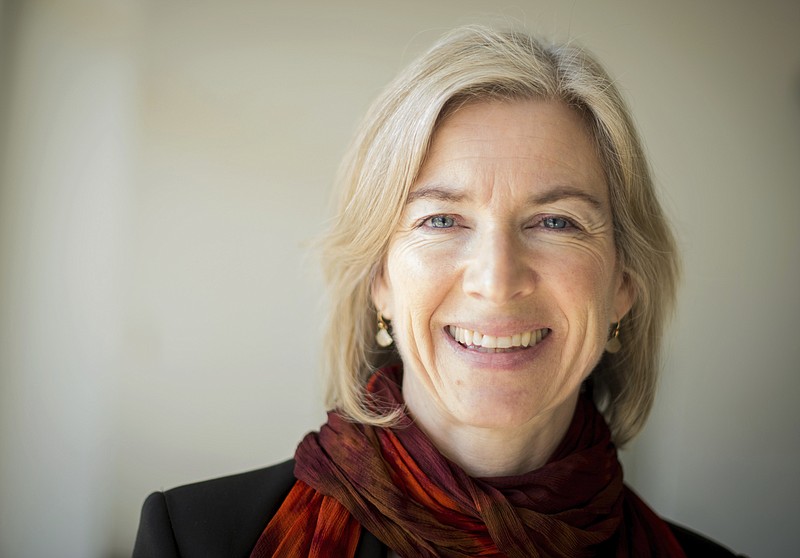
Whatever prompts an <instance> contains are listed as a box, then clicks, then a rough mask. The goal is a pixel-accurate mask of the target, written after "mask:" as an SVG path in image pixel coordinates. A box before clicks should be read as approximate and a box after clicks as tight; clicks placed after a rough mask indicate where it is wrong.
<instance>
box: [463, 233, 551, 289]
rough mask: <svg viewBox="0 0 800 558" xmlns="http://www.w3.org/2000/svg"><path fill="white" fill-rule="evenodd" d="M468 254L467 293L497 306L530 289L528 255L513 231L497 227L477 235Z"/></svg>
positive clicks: (532, 283) (533, 279) (533, 278)
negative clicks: (470, 252)
mask: <svg viewBox="0 0 800 558" xmlns="http://www.w3.org/2000/svg"><path fill="white" fill-rule="evenodd" d="M470 256H471V257H470V258H469V261H468V264H467V268H466V270H465V272H464V291H465V292H466V293H467V294H469V295H470V296H473V297H477V298H480V299H483V300H486V301H488V302H492V303H494V304H498V305H500V304H505V303H507V302H510V301H513V300H518V299H521V298H524V297H525V296H527V295H529V294H531V293H532V292H533V289H534V286H535V282H536V275H535V272H534V269H533V267H532V265H531V263H532V262H531V257H530V254H529V253H528V252H527V250H526V249H525V246H524V243H523V242H522V241H521V239H519V238H517V236H516V235H515V234H514V233H513V231H505V230H502V229H500V228H498V229H495V230H492V231H486V233H485V234H482V235H479V238H476V239H475V245H474V246H473V249H472V254H470Z"/></svg>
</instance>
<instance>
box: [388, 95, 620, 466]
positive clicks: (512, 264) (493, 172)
mask: <svg viewBox="0 0 800 558" xmlns="http://www.w3.org/2000/svg"><path fill="white" fill-rule="evenodd" d="M373 302H374V303H375V306H376V308H378V309H379V310H381V312H382V313H383V315H384V316H385V317H386V318H389V319H391V320H392V335H393V337H394V340H395V342H396V343H397V348H398V350H399V352H400V356H401V358H402V360H403V364H404V368H405V375H404V380H403V393H404V396H405V399H406V402H407V405H408V409H409V412H410V413H411V415H412V416H413V417H414V419H415V420H416V421H417V423H418V424H419V426H420V427H421V428H422V429H423V431H425V432H426V433H427V435H428V436H429V437H430V438H431V439H432V441H433V442H434V443H435V444H436V445H437V447H438V448H439V449H440V451H442V452H443V453H444V454H445V455H446V456H447V457H449V458H450V459H451V460H453V461H455V462H456V463H458V464H459V465H460V466H462V467H463V468H464V469H465V470H466V471H467V472H468V473H470V474H471V475H473V476H498V475H510V474H519V473H522V472H525V471H529V470H533V469H535V468H537V467H539V466H541V465H542V464H544V463H545V462H546V461H547V459H548V457H549V456H550V455H551V454H552V452H553V451H554V450H555V447H556V446H557V445H558V442H559V441H560V440H561V438H562V437H563V435H564V433H565V432H566V429H567V427H568V426H569V422H570V419H571V418H572V415H573V413H574V409H575V403H576V401H577V397H578V394H579V390H580V386H581V383H582V382H583V381H584V380H585V379H586V377H587V376H588V375H589V373H590V372H591V371H592V369H593V368H594V366H595V365H596V364H597V362H598V361H599V359H600V357H601V355H602V352H603V348H604V345H605V343H606V340H607V338H608V334H609V328H610V325H611V324H612V323H613V322H616V321H618V320H619V319H620V318H622V316H623V315H624V314H625V313H626V312H628V310H629V309H630V307H631V304H632V302H633V299H632V294H631V288H630V287H629V282H628V281H627V280H626V279H625V274H624V272H623V270H621V269H619V265H618V262H617V256H616V251H615V247H614V233H613V223H612V215H611V208H610V205H609V196H608V187H607V185H606V182H605V177H604V173H603V169H602V166H601V163H600V160H599V158H598V156H597V154H596V152H595V148H594V145H593V143H592V140H591V138H590V136H589V133H588V131H587V129H586V127H585V125H584V123H583V121H582V120H581V118H580V116H579V115H578V114H577V113H576V112H574V111H573V110H572V109H570V108H568V107H567V106H566V105H564V104H562V103H559V102H553V101H542V100H532V101H509V102H501V101H490V102H478V103H475V104H471V105H467V106H465V107H463V108H461V109H459V110H458V111H456V112H455V113H454V114H452V115H450V116H449V117H448V118H447V119H446V120H445V121H444V122H443V123H442V124H441V125H440V126H439V128H438V130H437V131H436V133H435V134H434V137H433V141H432V144H431V149H430V152H429V154H428V158H427V160H426V162H425V165H424V166H423V168H422V169H421V172H420V175H419V177H418V179H417V180H416V182H415V183H414V185H413V187H412V189H411V193H410V195H409V198H408V201H407V203H406V206H405V208H404V211H403V214H402V217H401V221H400V225H399V227H398V229H397V230H396V231H395V232H394V233H393V236H392V239H391V241H390V245H389V249H388V252H387V256H386V258H385V261H384V263H383V266H382V269H381V271H380V272H379V274H378V276H377V278H376V280H375V283H374V285H373ZM451 325H455V326H458V327H463V328H467V329H470V330H477V331H480V332H482V333H484V334H488V335H496V336H505V335H507V336H510V335H513V334H514V333H521V332H524V331H534V330H537V329H543V330H545V331H547V332H548V333H547V335H546V336H545V337H544V339H543V340H542V341H541V342H540V343H538V344H536V345H535V346H532V347H528V348H521V347H517V348H515V349H511V350H505V351H504V352H500V353H494V352H492V351H490V352H486V351H485V350H484V351H479V350H476V349H475V348H474V347H473V348H470V347H465V346H464V345H461V344H459V343H457V342H456V341H455V340H454V339H453V337H452V336H451V335H450V334H449V333H448V328H449V326H451Z"/></svg>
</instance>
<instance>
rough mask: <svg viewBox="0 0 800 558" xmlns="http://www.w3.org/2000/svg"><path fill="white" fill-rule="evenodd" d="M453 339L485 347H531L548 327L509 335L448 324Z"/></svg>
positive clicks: (540, 338)
mask: <svg viewBox="0 0 800 558" xmlns="http://www.w3.org/2000/svg"><path fill="white" fill-rule="evenodd" d="M448 327H449V329H450V335H452V336H453V339H455V340H456V341H458V342H459V343H462V344H464V345H473V346H475V347H483V348H485V349H508V348H510V347H529V346H532V345H535V344H536V343H538V342H539V341H541V340H542V338H543V337H544V336H546V335H547V331H548V330H547V329H537V330H535V331H525V332H522V333H515V334H514V335H508V336H495V335H485V334H483V333H481V332H479V331H472V330H471V329H464V328H463V327H458V326H453V325H451V326H448Z"/></svg>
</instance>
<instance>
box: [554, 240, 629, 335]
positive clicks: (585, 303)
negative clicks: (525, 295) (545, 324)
mask: <svg viewBox="0 0 800 558" xmlns="http://www.w3.org/2000/svg"><path fill="white" fill-rule="evenodd" d="M544 276H546V277H547V282H548V284H550V285H551V287H552V289H553V292H554V293H556V295H555V296H557V297H558V298H559V299H560V302H559V304H560V306H561V307H562V310H563V311H564V312H565V313H566V314H567V315H568V317H570V316H571V318H572V319H573V320H580V321H582V322H591V321H593V320H596V321H597V322H599V324H600V325H601V326H602V327H605V322H607V321H610V318H609V315H610V314H611V313H612V312H613V307H614V294H615V293H616V290H617V283H618V277H617V273H616V270H615V256H614V253H613V251H612V249H610V248H606V249H593V248H589V247H585V246H574V247H572V250H570V251H562V252H561V253H559V254H555V255H554V257H553V258H552V259H551V260H550V261H549V264H548V269H547V270H546V272H545V274H544ZM586 325H588V324H586Z"/></svg>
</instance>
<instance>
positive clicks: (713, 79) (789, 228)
mask: <svg viewBox="0 0 800 558" xmlns="http://www.w3.org/2000/svg"><path fill="white" fill-rule="evenodd" d="M476 22H484V23H491V24H496V25H500V26H505V25H517V26H520V25H521V26H523V27H526V28H527V29H529V30H531V31H533V32H536V33H540V34H543V35H545V36H548V37H551V38H555V39H559V40H564V39H572V40H576V41H578V42H580V43H581V44H583V45H585V46H586V47H587V48H589V49H590V50H592V51H593V52H594V53H595V54H597V55H598V57H599V58H600V59H601V60H603V61H604V62H605V63H606V65H607V67H608V68H609V70H610V71H611V73H612V74H613V75H614V76H616V78H618V80H619V83H620V86H621V88H622V90H623V92H624V94H625V96H626V97H627V98H628V100H629V102H630V105H631V107H632V110H633V113H634V115H635V117H636V119H637V121H638V124H639V126H640V129H641V132H642V134H643V137H644V139H645V143H646V145H647V148H648V151H649V153H650V155H651V158H652V165H653V169H654V172H655V176H656V178H657V182H658V187H659V189H660V191H661V194H662V196H663V201H664V205H665V207H666V210H667V212H668V214H669V215H670V218H671V219H672V221H673V223H674V226H675V229H676V232H677V235H678V238H679V241H680V245H681V249H682V252H683V258H684V264H685V280H684V282H683V286H682V291H681V298H680V305H679V308H678V312H677V316H676V319H675V321H674V322H673V326H672V327H671V329H670V331H669V334H668V337H667V339H666V354H665V363H664V372H663V377H662V385H661V390H660V393H659V398H658V403H657V406H656V408H655V410H654V413H653V415H652V419H651V421H650V423H649V426H648V428H647V429H646V430H645V432H644V433H643V434H642V436H641V437H640V438H639V439H637V441H636V442H635V443H634V444H633V445H632V447H631V448H630V449H628V450H626V451H625V452H624V453H623V459H624V461H625V465H626V475H627V479H628V481H629V482H630V483H631V484H632V485H633V486H634V487H635V488H636V489H637V490H638V491H639V492H640V493H641V494H642V495H643V496H644V497H645V498H646V500H647V501H648V502H650V503H651V504H652V505H653V507H654V508H656V509H657V510H658V511H659V512H660V513H661V514H663V515H665V516H666V517H668V518H670V519H673V520H675V521H678V522H680V523H684V524H687V525H690V526H692V527H694V528H696V529H698V530H700V531H702V532H704V533H706V534H707V535H710V536H712V537H714V538H717V539H719V540H721V541H723V542H725V543H726V544H728V545H730V546H732V547H733V548H735V549H736V550H738V551H740V552H746V553H748V554H750V555H751V556H752V557H783V556H788V555H791V554H792V553H793V552H794V551H796V535H797V533H796V531H797V520H798V513H797V502H798V500H800V481H798V471H800V433H798V425H799V424H800V405H798V404H797V399H798V395H800V393H799V392H800V381H798V375H800V374H799V372H800V364H798V363H800V342H798V333H797V316H798V315H800V297H799V296H798V294H797V292H798V286H799V285H800V242H799V241H800V218H798V216H797V215H798V211H800V33H798V29H800V3H798V2H796V1H794V0H786V1H780V0H762V1H759V2H755V1H737V0H715V1H702V0H701V1H698V0H692V1H689V0H673V1H670V2H663V1H640V0H636V1H634V0H616V1H615V0H603V1H589V0H580V1H577V0H576V1H571V2H557V1H545V0H542V1H527V2H524V1H520V0H517V1H511V0H499V1H498V0H491V1H489V0H487V1H479V0H458V1H456V0H449V1H432V0H405V1H403V2H397V1H392V2H383V1H372V2H361V3H357V2H323V1H317V2H310V1H296V2H291V3H290V2H271V1H260V2H256V1H252V2H245V1H235V2H234V1H225V2H221V1H220V2H206V1H202V2H189V1H156V0H151V1H141V2H133V1H132V2H123V1H100V0H85V1H56V0H53V1H36V0H34V1H25V2H21V1H20V2H8V1H6V2H2V3H0V29H1V32H2V36H1V38H0V84H2V87H0V125H2V128H1V129H2V151H1V152H0V154H1V155H2V158H1V159H0V165H2V166H1V167H0V178H1V179H2V182H1V183H0V184H2V189H1V190H0V270H1V271H2V274H1V275H0V459H1V460H2V461H0V556H2V557H3V558H26V557H30V558H38V557H41V556H50V555H58V556H65V557H93V556H98V557H100V556H106V557H117V556H126V555H129V554H130V551H131V548H132V544H133V537H134V533H135V529H136V526H137V523H138V514H139V510H140V506H141V504H142V502H143V500H144V498H145V497H146V495H147V494H148V493H149V492H150V491H152V490H156V489H160V488H169V487H173V486H175V485H178V484H182V483H186V482H190V481H193V480H200V479H205V478H210V477H215V476H220V475H224V474H230V473H234V472H239V471H244V470H247V469H252V468H257V467H260V466H264V465H266V464H270V463H274V462H277V461H279V460H283V459H285V458H287V457H289V456H291V455H292V453H293V451H294V447H295V445H296V443H297V442H298V441H299V439H300V438H301V436H302V435H303V434H304V433H305V432H307V431H309V430H311V429H314V428H316V427H317V426H318V424H319V423H320V422H321V421H322V420H323V412H322V406H321V403H320V401H321V391H322V390H321V387H320V378H319V372H318V370H319V366H318V362H319V346H320V327H319V319H320V311H321V308H322V306H321V305H322V288H321V282H320V274H319V272H318V270H317V264H316V261H315V258H314V256H313V254H311V253H310V252H309V249H308V246H307V245H308V242H309V240H310V239H311V238H313V237H314V235H316V234H317V233H319V232H320V231H321V230H322V229H323V227H324V225H325V219H326V215H327V211H326V208H327V199H328V192H329V186H330V183H331V180H332V177H333V175H334V173H335V170H336V167H337V164H338V161H339V159H340V157H341V155H342V153H343V151H344V149H345V146H346V144H347V142H348V141H349V139H350V137H351V134H352V132H353V130H354V128H355V126H356V123H357V122H358V120H359V119H360V117H361V115H362V114H363V113H364V111H365V110H366V107H367V105H368V103H369V102H370V101H371V100H372V99H373V98H374V97H375V96H376V94H377V93H378V91H379V90H380V89H381V88H382V87H383V86H384V85H385V84H386V83H387V82H388V81H389V79H390V78H391V77H392V76H393V75H394V74H395V73H396V72H397V71H398V70H399V69H400V68H401V67H403V66H404V65H405V64H407V63H408V62H409V61H410V60H411V59H412V58H413V57H414V56H416V55H417V54H418V53H420V52H421V51H422V50H423V49H425V48H427V47H428V46H429V45H430V44H431V43H432V42H433V41H434V40H435V39H436V38H437V37H438V36H440V35H441V34H442V32H444V31H445V30H447V29H450V28H452V27H454V26H456V25H459V24H464V23H476Z"/></svg>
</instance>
